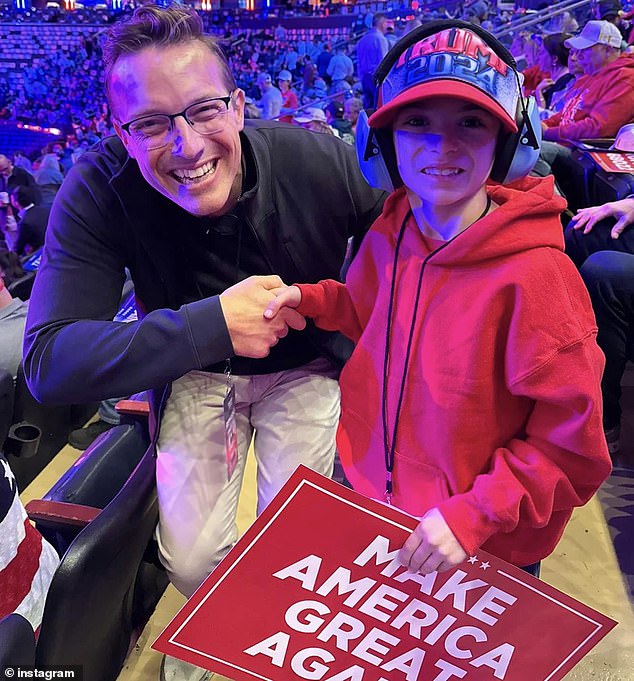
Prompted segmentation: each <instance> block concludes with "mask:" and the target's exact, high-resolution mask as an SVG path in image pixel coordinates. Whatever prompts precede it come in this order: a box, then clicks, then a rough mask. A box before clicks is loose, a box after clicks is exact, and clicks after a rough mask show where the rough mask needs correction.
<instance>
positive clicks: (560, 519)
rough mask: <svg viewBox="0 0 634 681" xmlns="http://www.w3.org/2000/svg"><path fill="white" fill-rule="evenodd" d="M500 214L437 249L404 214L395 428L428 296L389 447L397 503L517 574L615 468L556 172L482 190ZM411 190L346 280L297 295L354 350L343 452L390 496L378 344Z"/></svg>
mask: <svg viewBox="0 0 634 681" xmlns="http://www.w3.org/2000/svg"><path fill="white" fill-rule="evenodd" d="M489 194H490V196H491V198H492V199H493V201H495V202H496V203H498V204H499V205H500V207H499V208H497V209H496V210H495V211H493V212H492V213H490V214H489V215H487V216H486V217H485V218H483V219H481V220H479V221H477V222H476V223H474V224H473V225H471V227H469V228H468V229H466V230H465V231H464V232H462V233H461V234H459V235H458V236H456V237H455V238H453V239H452V240H451V241H449V242H447V243H446V245H444V246H443V247H441V248H440V249H438V250H436V251H434V252H433V253H432V254H429V251H428V250H427V248H426V246H425V242H424V240H423V238H422V236H421V233H420V230H419V228H418V226H417V225H416V222H415V221H414V219H413V218H412V217H411V216H410V219H409V221H408V225H407V228H406V231H405V236H404V239H403V243H402V246H401V250H400V254H399V261H398V266H397V272H396V289H395V290H396V295H395V301H396V302H395V305H394V312H393V321H392V333H391V352H390V361H389V365H388V400H387V402H388V424H389V426H388V429H389V432H390V440H391V433H392V429H393V426H394V418H395V411H396V405H397V403H398V397H399V388H400V385H401V377H402V374H403V363H404V358H405V356H406V350H407V338H408V336H409V332H410V327H411V325H412V317H413V311H414V307H415V306H414V300H415V295H416V288H417V284H418V277H419V273H420V271H421V267H422V266H423V264H424V270H423V277H422V285H421V296H420V301H419V304H418V308H417V310H416V320H415V323H414V335H413V343H412V352H411V357H410V362H409V366H408V367H407V379H406V384H405V393H404V399H403V405H402V409H401V412H400V419H399V425H398V434H397V438H396V456H395V465H394V472H393V476H394V478H393V479H394V496H393V503H394V504H395V505H396V506H398V507H400V508H402V509H404V510H405V511H407V512H408V513H411V514H413V515H416V516H421V515H423V514H424V513H425V512H426V511H428V510H429V509H431V508H433V507H438V508H439V509H440V511H441V513H442V515H443V517H444V518H445V520H446V522H447V523H448V525H449V526H450V528H451V530H452V531H453V533H454V534H455V536H456V538H457V539H458V541H459V542H460V544H461V545H462V547H463V548H464V550H465V551H466V552H467V553H468V554H471V555H472V554H473V553H474V552H475V551H476V550H477V549H478V548H479V547H480V546H482V547H483V548H484V549H485V550H487V551H490V552H491V553H493V554H495V555H497V556H499V557H501V558H503V559H505V560H508V561H510V562H512V563H515V564H516V565H520V566H523V565H528V564H531V563H533V562H536V561H538V560H540V559H542V558H544V557H545V556H547V555H548V554H549V553H551V552H552V550H553V549H554V547H555V546H556V544H557V542H558V540H559V538H560V537H561V534H562V532H563V530H564V527H565V525H566V523H567V522H568V519H569V518H570V515H571V513H572V509H573V507H575V506H580V505H582V504H584V503H585V502H587V501H588V499H590V497H591V496H592V494H593V493H594V492H595V491H596V489H597V488H598V487H599V485H600V484H601V482H602V481H603V480H604V479H605V477H606V476H607V475H608V473H609V471H610V459H609V456H608V453H607V447H606V443H605V438H604V436H603V429H602V422H601V390H600V381H601V373H602V370H603V364H604V361H603V355H602V354H601V351H600V350H599V348H598V346H597V345H596V341H595V338H596V331H597V329H596V324H595V320H594V315H593V312H592V307H591V304H590V300H589V297H588V294H587V292H586V289H585V287H584V285H583V282H582V280H581V278H580V277H579V275H578V273H577V271H576V269H575V268H574V266H573V264H572V262H571V261H570V260H569V258H568V257H567V256H566V255H564V253H563V235H562V228H561V224H560V222H559V213H560V212H561V210H562V209H563V208H564V207H565V202H564V201H563V199H561V198H560V197H558V196H555V195H554V193H553V180H552V177H549V178H545V179H538V178H527V179H525V180H522V181H521V182H519V183H516V184H515V185H513V186H512V187H502V186H495V187H489ZM408 210H409V202H408V200H407V197H406V195H405V191H404V190H403V189H400V190H397V191H396V192H394V193H393V194H392V195H391V196H390V197H389V198H388V200H387V201H386V203H385V206H384V210H383V214H382V215H381V217H379V218H378V220H377V221H376V222H375V223H374V225H373V227H372V229H371V230H370V232H369V233H368V234H367V235H366V237H365V239H364V241H363V243H362V245H361V248H360V250H359V253H358V255H357V257H356V258H355V260H354V262H353V264H352V266H351V268H350V270H349V273H348V280H347V284H346V285H345V286H344V285H343V284H340V283H338V282H335V281H331V280H329V281H323V282H320V283H318V284H312V285H302V286H300V288H301V292H302V303H301V305H300V307H299V308H298V309H299V311H300V312H301V313H302V314H304V315H307V316H309V317H313V318H314V319H315V322H316V324H317V325H318V326H319V327H321V328H324V329H329V330H335V329H338V330H341V331H343V333H344V334H346V335H347V336H348V337H350V338H351V339H352V340H354V341H355V342H356V343H357V345H356V348H355V350H354V352H353V354H352V357H351V358H350V360H349V361H348V363H347V365H346V366H345V368H344V370H343V372H342V374H341V393H342V396H341V407H342V414H341V420H340V424H339V431H338V435H337V444H338V450H339V455H340V457H341V460H342V463H343V465H344V468H345V470H346V474H347V476H348V478H349V480H350V482H351V483H352V485H353V487H354V488H355V489H356V490H358V491H359V492H361V493H362V494H365V495H367V496H370V497H376V498H383V497H384V492H385V480H386V468H385V450H384V444H383V442H384V436H383V424H382V416H381V403H382V387H383V371H384V369H383V366H384V353H385V334H386V328H387V319H388V304H389V297H390V286H391V283H392V276H393V259H394V247H395V241H396V236H397V233H398V230H399V228H400V225H401V223H402V221H403V219H404V217H405V216H406V214H407V212H408Z"/></svg>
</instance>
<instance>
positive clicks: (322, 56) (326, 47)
mask: <svg viewBox="0 0 634 681" xmlns="http://www.w3.org/2000/svg"><path fill="white" fill-rule="evenodd" d="M332 56H333V55H332V49H331V47H330V43H324V44H323V47H322V49H321V52H320V53H319V54H318V55H317V59H316V60H315V65H316V67H317V73H318V74H319V75H320V76H321V77H322V78H324V79H325V80H326V79H327V78H328V65H329V64H330V60H331V59H332Z"/></svg>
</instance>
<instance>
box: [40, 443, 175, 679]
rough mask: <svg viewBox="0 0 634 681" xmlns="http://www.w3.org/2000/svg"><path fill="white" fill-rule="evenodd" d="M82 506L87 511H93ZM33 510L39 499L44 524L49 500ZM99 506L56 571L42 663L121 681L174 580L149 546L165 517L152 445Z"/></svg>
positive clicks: (43, 637) (46, 614) (43, 631)
mask: <svg viewBox="0 0 634 681" xmlns="http://www.w3.org/2000/svg"><path fill="white" fill-rule="evenodd" d="M112 456H114V452H113V453H112ZM82 465H86V463H85V462H84V464H82ZM49 503H54V502H49ZM58 504H59V502H58ZM35 506H37V504H35ZM61 506H62V507H64V506H65V507H69V508H72V507H73V506H74V505H73V504H61ZM79 508H80V513H79V515H81V511H90V509H86V507H79ZM33 509H34V502H30V503H29V504H27V511H28V512H29V515H31V516H33V515H34V516H35V520H36V524H37V525H38V526H40V522H41V517H40V516H41V513H42V511H41V506H40V511H39V512H35V511H34V510H33ZM92 510H93V512H94V519H92V520H91V521H90V522H88V524H87V525H86V526H85V527H84V528H83V529H82V530H81V531H80V532H79V533H78V534H77V536H76V537H75V539H74V540H73V541H72V543H71V545H70V546H69V547H68V550H67V551H66V553H65V554H64V556H63V558H62V562H61V564H60V566H59V568H58V569H57V571H56V573H55V576H54V577H53V581H52V583H51V586H50V589H49V593H48V597H47V600H46V606H45V609H44V617H43V620H42V626H41V630H40V636H39V639H38V643H37V648H36V664H37V665H39V666H43V665H52V664H55V665H61V664H80V665H82V668H83V674H84V678H85V679H90V680H91V681H115V679H116V678H117V676H118V675H119V672H120V670H121V667H122V666H123V663H124V660H125V658H126V656H127V654H128V651H129V650H130V648H131V646H132V645H133V644H134V642H135V641H136V638H137V637H138V634H139V633H140V631H141V630H142V628H143V626H144V625H145V623H146V622H147V619H148V618H149V616H150V614H151V613H152V612H153V610H154V608H155V606H156V603H157V602H158V600H159V598H160V596H161V595H162V593H163V591H164V590H165V588H166V586H167V583H168V580H167V575H166V573H165V571H164V570H163V569H162V568H161V567H160V566H159V565H158V563H157V561H156V557H155V552H153V551H152V550H151V549H149V548H148V547H151V546H152V544H153V535H154V529H155V527H156V523H157V520H158V505H157V498H156V486H155V458H154V455H153V452H152V450H151V449H148V450H147V451H146V453H145V454H144V455H143V457H142V458H141V460H140V462H139V464H138V465H137V466H136V468H135V469H134V471H133V472H132V474H131V475H130V477H129V478H128V479H127V480H126V482H125V483H124V485H123V487H122V488H121V490H120V491H119V493H118V494H116V495H115V496H114V498H113V499H112V500H111V501H110V502H109V503H108V504H107V505H106V507H105V508H104V509H103V510H101V511H99V510H97V509H92ZM68 515H69V516H72V510H71V512H70V513H69V514H68ZM86 515H89V514H86Z"/></svg>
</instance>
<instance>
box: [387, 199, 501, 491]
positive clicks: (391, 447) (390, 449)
mask: <svg viewBox="0 0 634 681" xmlns="http://www.w3.org/2000/svg"><path fill="white" fill-rule="evenodd" d="M490 208H491V197H490V196H488V195H487V203H486V206H485V208H484V210H483V211H482V214H481V215H480V216H479V217H478V218H477V219H476V220H474V222H472V223H471V225H474V224H475V223H476V222H478V221H479V220H481V219H482V218H483V217H484V216H485V215H486V214H487V213H488V212H489V210H490ZM411 215H412V211H411V210H409V211H407V215H406V216H405V218H404V219H403V222H402V224H401V227H400V229H399V233H398V237H397V239H396V247H395V248H394V265H393V269H392V283H391V285H390V301H389V304H388V309H387V328H386V331H385V356H384V358H383V404H382V405H381V415H382V418H383V446H384V454H385V498H386V500H387V501H388V503H389V502H390V501H391V499H392V493H393V491H394V486H393V483H392V471H393V470H394V460H395V451H396V435H397V432H398V422H399V418H400V415H401V409H402V407H403V398H404V396H405V382H406V379H407V368H408V366H409V359H410V356H411V352H412V345H413V342H412V341H413V338H414V330H415V328H416V317H417V315H418V304H419V302H420V294H421V291H422V288H423V286H422V284H423V273H424V272H425V265H426V264H427V261H428V260H429V259H430V258H431V256H432V255H434V253H437V252H438V251H439V250H441V249H443V248H445V247H446V246H448V245H449V244H450V243H451V241H453V239H450V240H449V241H447V242H446V243H444V244H443V245H442V246H441V247H440V248H439V249H437V250H436V251H433V252H432V253H429V254H428V255H427V257H426V258H425V259H424V260H423V262H422V264H421V266H420V272H419V274H418V282H417V286H416V299H415V300H414V309H413V311H412V321H411V323H410V327H409V334H408V338H407V350H406V352H405V361H404V363H403V375H402V376H401V385H400V388H399V395H398V402H397V405H396V412H395V414H394V428H393V429H392V442H391V443H390V441H389V438H388V432H389V424H388V417H387V397H388V391H387V381H388V365H389V359H390V340H391V335H392V313H393V310H394V301H395V299H396V268H397V266H398V256H399V252H400V250H401V244H402V242H403V237H404V236H405V228H406V226H407V222H408V220H409V218H410V216H411ZM471 225H469V227H471ZM467 229H468V227H467ZM462 231H463V232H464V231H465V230H462ZM461 233H462V232H461ZM456 236H459V235H456ZM453 238H454V239H455V238H456V237H453Z"/></svg>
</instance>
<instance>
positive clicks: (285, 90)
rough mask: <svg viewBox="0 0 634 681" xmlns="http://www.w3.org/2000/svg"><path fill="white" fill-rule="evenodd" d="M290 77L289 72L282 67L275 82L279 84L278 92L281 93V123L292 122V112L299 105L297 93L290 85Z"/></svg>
mask: <svg viewBox="0 0 634 681" xmlns="http://www.w3.org/2000/svg"><path fill="white" fill-rule="evenodd" d="M292 78H293V77H292V75H291V72H290V71H287V70H286V69H282V71H280V72H279V74H278V76H277V84H278V85H279V86H280V92H281V93H282V109H281V113H282V114H284V115H283V116H280V121H282V123H292V122H293V113H294V112H295V109H297V107H298V106H299V101H298V99H297V93H296V92H295V90H293V88H292V87H291V81H292Z"/></svg>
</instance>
